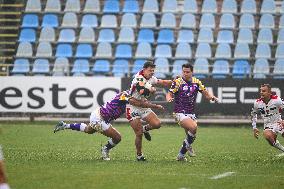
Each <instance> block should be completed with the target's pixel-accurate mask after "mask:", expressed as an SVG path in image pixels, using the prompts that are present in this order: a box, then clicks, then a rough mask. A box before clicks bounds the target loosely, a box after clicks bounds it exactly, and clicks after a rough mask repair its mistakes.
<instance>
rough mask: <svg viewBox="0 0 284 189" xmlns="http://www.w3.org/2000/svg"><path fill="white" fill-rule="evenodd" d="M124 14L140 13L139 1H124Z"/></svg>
mask: <svg viewBox="0 0 284 189" xmlns="http://www.w3.org/2000/svg"><path fill="white" fill-rule="evenodd" d="M122 12H127V13H138V12H140V11H139V4H138V1H137V0H131V1H124V6H123V9H122Z"/></svg>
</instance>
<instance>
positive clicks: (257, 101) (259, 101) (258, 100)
mask: <svg viewBox="0 0 284 189" xmlns="http://www.w3.org/2000/svg"><path fill="white" fill-rule="evenodd" d="M262 102H263V99H262V98H258V99H256V100H255V103H262Z"/></svg>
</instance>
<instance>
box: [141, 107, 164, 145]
mask: <svg viewBox="0 0 284 189" xmlns="http://www.w3.org/2000/svg"><path fill="white" fill-rule="evenodd" d="M142 118H143V120H144V121H146V122H147V123H148V124H147V125H144V126H143V134H144V136H145V138H146V139H147V140H148V141H151V139H152V137H151V135H150V133H149V131H150V130H152V129H159V128H160V127H161V121H160V119H159V118H158V116H157V115H156V114H155V113H154V112H153V111H152V110H151V109H149V112H147V113H146V114H145V115H144V116H143V117H142Z"/></svg>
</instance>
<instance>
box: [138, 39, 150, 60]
mask: <svg viewBox="0 0 284 189" xmlns="http://www.w3.org/2000/svg"><path fill="white" fill-rule="evenodd" d="M150 57H152V47H151V44H150V43H147V42H141V43H138V45H137V48H136V53H135V58H150Z"/></svg>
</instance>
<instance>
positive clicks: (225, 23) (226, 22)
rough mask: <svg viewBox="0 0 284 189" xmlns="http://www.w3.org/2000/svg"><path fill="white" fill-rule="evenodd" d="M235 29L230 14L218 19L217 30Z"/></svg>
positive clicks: (233, 19)
mask: <svg viewBox="0 0 284 189" xmlns="http://www.w3.org/2000/svg"><path fill="white" fill-rule="evenodd" d="M235 27H236V23H235V18H234V16H233V15H232V14H228V13H226V14H223V15H222V16H221V19H220V24H219V28H220V29H231V30H233V29H234V28H235Z"/></svg>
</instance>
